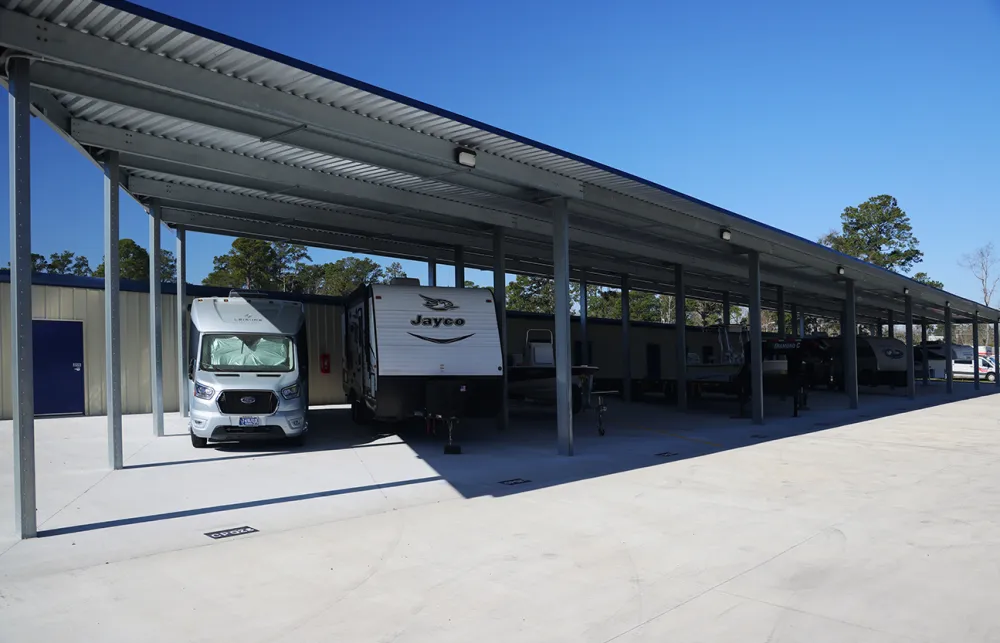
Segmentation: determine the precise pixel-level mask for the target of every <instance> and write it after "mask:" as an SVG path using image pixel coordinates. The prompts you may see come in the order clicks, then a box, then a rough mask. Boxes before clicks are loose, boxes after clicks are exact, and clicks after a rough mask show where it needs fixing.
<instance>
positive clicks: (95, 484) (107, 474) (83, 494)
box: [0, 438, 156, 558]
mask: <svg viewBox="0 0 1000 643" xmlns="http://www.w3.org/2000/svg"><path fill="white" fill-rule="evenodd" d="M155 439H156V438H150V439H149V440H147V441H146V443H145V444H143V445H142V446H141V447H139V448H138V449H136V450H135V451H134V452H132V454H131V455H129V457H128V459H129V460H131V459H132V458H134V457H135V456H136V455H138V454H139V452H140V451H142V450H143V449H145V448H146V447H148V446H149V445H150V444H152V443H153V441H154V440H155ZM114 472H115V470H114V469H111V470H109V471H108V472H107V473H105V474H104V475H103V476H101V478H100V480H97V481H96V482H94V484H92V485H90V486H89V487H87V488H86V489H84V490H83V492H82V493H80V494H79V495H78V496H76V497H74V498H72V499H71V500H70V501H69V502H67V503H66V504H64V505H63V506H62V507H60V508H59V509H58V510H57V511H55V512H54V513H53V514H52V515H51V516H50V517H49V518H48V519H47V520H45V522H43V523H42V524H41V525H39V527H42V526H44V525H45V524H47V523H49V522H50V521H51V520H53V519H54V518H55V517H56V516H58V515H59V514H61V513H62V512H64V511H66V507H68V506H70V505H71V504H73V503H74V502H76V501H77V500H79V499H80V498H82V497H84V496H85V495H87V494H88V493H90V490H91V489H93V488H94V487H96V486H97V485H99V484H101V483H102V482H104V481H105V480H106V479H107V477H108V476H110V475H111V474H112V473H114ZM41 535H42V530H41V529H39V530H38V536H41ZM22 542H24V541H22V540H17V541H15V542H14V543H13V544H12V545H11V546H10V547H7V548H6V549H4V550H3V551H0V558H3V557H4V556H5V555H6V554H7V552H9V551H10V550H12V549H14V547H16V546H18V545H19V544H21V543H22Z"/></svg>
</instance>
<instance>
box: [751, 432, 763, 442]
mask: <svg viewBox="0 0 1000 643" xmlns="http://www.w3.org/2000/svg"><path fill="white" fill-rule="evenodd" d="M750 437H751V438H753V439H754V440H763V439H764V438H766V437H767V436H766V435H764V434H763V433H754V434H753V435H751V436H750Z"/></svg>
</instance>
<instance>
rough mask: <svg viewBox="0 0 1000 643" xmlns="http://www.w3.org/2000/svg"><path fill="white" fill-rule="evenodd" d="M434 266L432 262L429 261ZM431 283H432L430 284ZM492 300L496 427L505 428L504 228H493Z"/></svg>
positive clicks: (505, 313)
mask: <svg viewBox="0 0 1000 643" xmlns="http://www.w3.org/2000/svg"><path fill="white" fill-rule="evenodd" d="M430 265H431V266H434V264H433V263H430ZM432 285H433V284H432ZM493 302H494V303H495V304H496V307H497V323H498V324H499V326H500V354H501V355H502V356H503V362H502V364H503V390H502V395H503V398H502V400H501V402H500V417H499V421H498V428H500V429H501V430H504V429H506V428H507V426H508V423H509V418H510V408H509V402H508V392H507V385H508V380H507V270H506V254H505V250H504V229H503V228H501V227H499V226H498V227H496V228H494V229H493Z"/></svg>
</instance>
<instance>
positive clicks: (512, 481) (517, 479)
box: [500, 478, 531, 487]
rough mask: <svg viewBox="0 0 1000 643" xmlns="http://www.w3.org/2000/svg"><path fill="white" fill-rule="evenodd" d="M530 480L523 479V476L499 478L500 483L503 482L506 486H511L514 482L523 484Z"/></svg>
mask: <svg viewBox="0 0 1000 643" xmlns="http://www.w3.org/2000/svg"><path fill="white" fill-rule="evenodd" d="M527 482H531V480H525V479H524V478H511V479H510V480H501V481H500V484H505V485H507V486H508V487H513V486H514V485H516V484H525V483H527Z"/></svg>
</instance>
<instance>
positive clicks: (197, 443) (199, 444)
mask: <svg viewBox="0 0 1000 643" xmlns="http://www.w3.org/2000/svg"><path fill="white" fill-rule="evenodd" d="M191 446H193V447H194V448H196V449H204V448H207V447H208V438H199V437H198V436H197V435H195V434H194V433H192V434H191Z"/></svg>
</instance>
